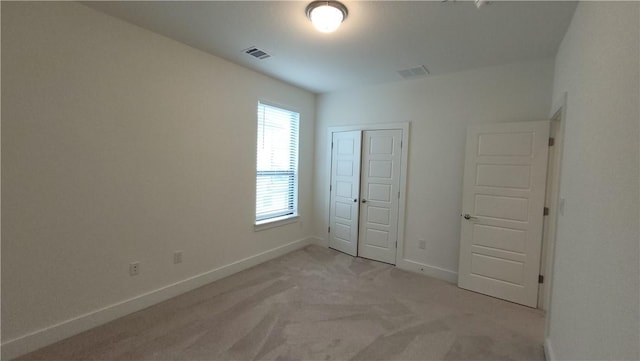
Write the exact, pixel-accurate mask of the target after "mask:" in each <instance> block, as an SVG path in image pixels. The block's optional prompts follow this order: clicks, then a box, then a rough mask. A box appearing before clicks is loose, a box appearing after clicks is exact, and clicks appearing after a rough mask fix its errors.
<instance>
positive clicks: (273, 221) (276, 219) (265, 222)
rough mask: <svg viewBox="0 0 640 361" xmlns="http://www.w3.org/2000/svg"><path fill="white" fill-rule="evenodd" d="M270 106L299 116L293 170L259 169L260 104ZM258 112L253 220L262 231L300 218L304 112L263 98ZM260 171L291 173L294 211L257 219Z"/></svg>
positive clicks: (256, 119) (257, 107)
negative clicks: (299, 194)
mask: <svg viewBox="0 0 640 361" xmlns="http://www.w3.org/2000/svg"><path fill="white" fill-rule="evenodd" d="M263 105H264V106H268V107H272V108H277V109H279V110H281V111H285V112H290V113H295V114H297V115H298V117H297V123H298V124H297V134H296V136H295V140H296V162H295V168H294V169H293V170H291V169H288V170H267V171H259V170H258V131H259V130H258V124H259V121H260V119H259V118H258V116H259V109H260V106H263ZM255 111H256V113H254V114H255V117H256V118H255V123H254V124H255V126H256V132H255V137H254V145H255V147H256V148H255V150H256V151H255V152H254V155H255V157H256V158H255V162H254V172H255V173H254V181H255V183H254V189H253V191H254V202H253V205H254V212H253V222H254V231H260V230H264V229H269V228H273V227H278V226H282V225H286V224H291V223H295V222H298V220H299V218H300V214H299V210H298V206H299V198H298V191H299V187H300V170H299V167H300V124H301V118H302V114H301V112H300V111H299V110H297V109H296V108H295V107H291V106H287V105H282V104H278V103H275V102H272V101H268V100H262V99H259V100H258V101H257V104H256V108H255ZM260 173H271V175H290V179H291V180H290V182H293V183H294V186H293V187H291V188H293V194H292V197H293V211H292V213H290V214H285V215H274V216H272V217H269V218H262V219H260V220H258V219H257V209H258V204H257V203H258V190H257V185H258V177H259V176H260V175H261V174H260ZM280 173H282V174H280Z"/></svg>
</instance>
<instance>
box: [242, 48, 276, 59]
mask: <svg viewBox="0 0 640 361" xmlns="http://www.w3.org/2000/svg"><path fill="white" fill-rule="evenodd" d="M243 51H244V53H245V54H249V55H251V56H253V57H254V58H258V59H260V60H262V59H266V58H270V57H271V55H269V54H267V52H266V51H263V50H260V49H258V48H256V47H255V46H252V47H250V48H248V49H244V50H243Z"/></svg>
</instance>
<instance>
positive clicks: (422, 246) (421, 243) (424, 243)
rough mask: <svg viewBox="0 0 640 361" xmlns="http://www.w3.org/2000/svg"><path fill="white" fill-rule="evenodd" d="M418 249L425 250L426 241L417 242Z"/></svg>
mask: <svg viewBox="0 0 640 361" xmlns="http://www.w3.org/2000/svg"><path fill="white" fill-rule="evenodd" d="M418 248H420V249H427V241H425V240H424V239H421V240H419V241H418Z"/></svg>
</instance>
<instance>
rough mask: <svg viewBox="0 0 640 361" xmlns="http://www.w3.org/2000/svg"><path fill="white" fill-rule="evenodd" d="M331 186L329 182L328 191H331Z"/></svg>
mask: <svg viewBox="0 0 640 361" xmlns="http://www.w3.org/2000/svg"><path fill="white" fill-rule="evenodd" d="M331 189H332V186H331V184H329V192H331Z"/></svg>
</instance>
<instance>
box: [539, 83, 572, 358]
mask: <svg viewBox="0 0 640 361" xmlns="http://www.w3.org/2000/svg"><path fill="white" fill-rule="evenodd" d="M567 98H568V94H567V92H564V93H563V94H562V97H561V98H560V99H558V100H557V101H556V102H555V103H554V106H553V108H552V109H551V110H552V113H551V114H552V117H551V121H559V122H560V128H559V130H558V132H559V133H560V137H559V138H560V139H556V143H555V145H554V146H557V148H556V149H555V154H556V157H557V158H556V159H557V166H556V169H555V172H554V174H553V179H552V180H551V182H552V184H553V189H552V192H553V194H551V200H552V204H551V205H550V206H551V207H553V208H554V209H550V210H549V216H550V217H549V220H548V231H549V232H548V233H547V237H546V239H545V240H544V242H546V243H547V244H546V248H547V250H546V251H547V252H546V253H545V254H542V257H545V269H544V272H545V273H544V284H543V287H542V290H543V292H544V295H543V298H542V300H543V302H542V305H539V307H540V308H542V309H543V310H545V311H547V312H546V315H545V331H544V336H545V354H547V349H546V348H547V343H546V340H547V339H548V337H549V320H550V318H551V312H552V310H551V298H552V296H553V294H552V292H551V290H552V287H553V263H554V260H555V251H556V233H557V224H558V217H559V216H560V215H561V214H562V213H563V212H564V209H563V208H564V205H563V204H562V203H563V202H562V198H560V180H561V178H562V158H563V150H564V139H565V138H566V135H565V133H566V132H565V129H566V126H565V125H566V119H567Z"/></svg>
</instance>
